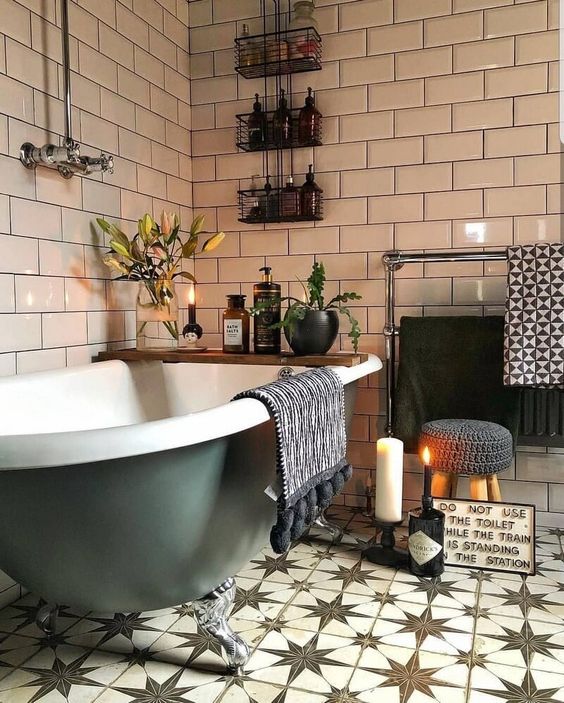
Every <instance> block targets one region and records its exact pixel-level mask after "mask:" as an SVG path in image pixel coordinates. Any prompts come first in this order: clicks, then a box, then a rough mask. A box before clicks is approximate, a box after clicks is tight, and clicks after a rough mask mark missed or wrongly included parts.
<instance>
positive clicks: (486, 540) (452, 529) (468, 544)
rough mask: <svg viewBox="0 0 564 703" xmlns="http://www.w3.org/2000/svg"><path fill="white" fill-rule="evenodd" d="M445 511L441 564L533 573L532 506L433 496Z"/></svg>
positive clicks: (533, 532) (533, 519)
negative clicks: (442, 558)
mask: <svg viewBox="0 0 564 703" xmlns="http://www.w3.org/2000/svg"><path fill="white" fill-rule="evenodd" d="M434 507H435V508H436V509H437V510H441V511H442V512H443V513H444V514H445V564H448V565H449V566H461V567H465V568H471V569H483V570H488V571H507V572H511V573H515V574H527V575H533V574H534V573H535V569H536V565H535V506H534V505H515V504H510V503H493V502H490V501H477V500H458V499H451V498H435V499H434Z"/></svg>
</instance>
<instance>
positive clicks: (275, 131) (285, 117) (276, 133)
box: [272, 88, 292, 146]
mask: <svg viewBox="0 0 564 703" xmlns="http://www.w3.org/2000/svg"><path fill="white" fill-rule="evenodd" d="M272 136H273V138H274V143H275V144H276V145H278V146H290V144H291V142H292V113H291V112H290V110H289V109H288V101H287V100H286V96H285V90H284V89H283V88H282V90H281V91H280V100H279V101H278V108H277V109H276V111H275V112H274V115H273V117H272Z"/></svg>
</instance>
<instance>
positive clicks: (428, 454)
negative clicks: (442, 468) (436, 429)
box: [421, 447, 431, 466]
mask: <svg viewBox="0 0 564 703" xmlns="http://www.w3.org/2000/svg"><path fill="white" fill-rule="evenodd" d="M421 456H422V459H423V463H424V464H425V466H429V464H430V463H431V452H430V451H429V447H425V449H424V450H423V454H422V455H421Z"/></svg>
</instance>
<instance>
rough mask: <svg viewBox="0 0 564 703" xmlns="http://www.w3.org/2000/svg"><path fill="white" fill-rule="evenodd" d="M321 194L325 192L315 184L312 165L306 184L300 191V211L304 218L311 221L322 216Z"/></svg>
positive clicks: (307, 174)
mask: <svg viewBox="0 0 564 703" xmlns="http://www.w3.org/2000/svg"><path fill="white" fill-rule="evenodd" d="M321 193H323V190H322V189H321V188H320V187H319V186H318V185H317V183H316V182H315V173H314V172H313V164H310V165H309V171H308V172H307V173H306V180H305V183H304V184H303V186H302V187H301V190H300V206H301V209H300V211H301V214H302V215H303V217H309V218H311V219H313V218H315V217H319V215H320V214H321Z"/></svg>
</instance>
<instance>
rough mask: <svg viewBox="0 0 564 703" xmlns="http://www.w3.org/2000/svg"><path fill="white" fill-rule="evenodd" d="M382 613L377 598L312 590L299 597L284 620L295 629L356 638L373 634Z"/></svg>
mask: <svg viewBox="0 0 564 703" xmlns="http://www.w3.org/2000/svg"><path fill="white" fill-rule="evenodd" d="M379 609H380V603H379V602H378V601H377V600H375V599H374V598H373V596H369V595H356V594H352V593H342V592H335V591H331V590H325V589H321V588H314V587H310V588H308V589H307V590H301V591H299V592H298V593H297V594H296V597H295V598H294V600H293V601H292V603H291V604H290V605H289V606H288V607H287V608H286V610H284V615H283V619H284V623H285V624H286V625H287V626H289V627H292V628H294V629H299V630H309V631H311V632H323V633H325V634H329V635H336V636H339V637H355V636H356V635H358V634H366V633H368V632H370V630H371V629H372V626H373V624H374V620H375V618H376V615H377V614H378V611H379Z"/></svg>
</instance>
